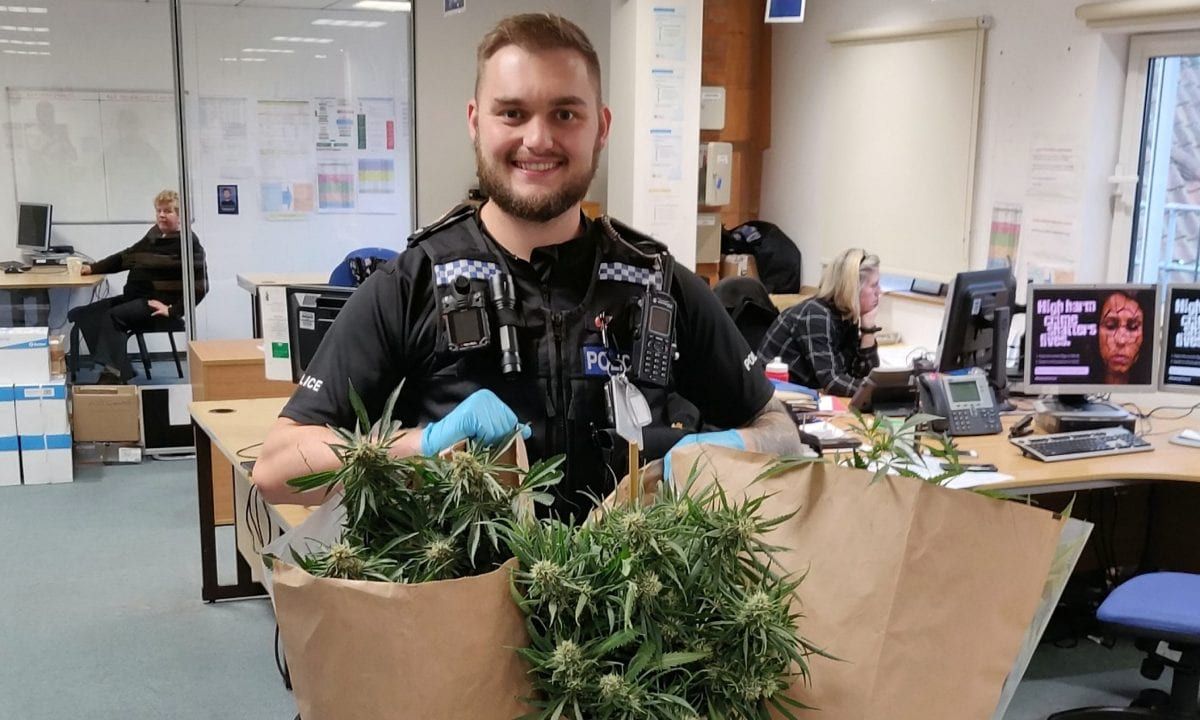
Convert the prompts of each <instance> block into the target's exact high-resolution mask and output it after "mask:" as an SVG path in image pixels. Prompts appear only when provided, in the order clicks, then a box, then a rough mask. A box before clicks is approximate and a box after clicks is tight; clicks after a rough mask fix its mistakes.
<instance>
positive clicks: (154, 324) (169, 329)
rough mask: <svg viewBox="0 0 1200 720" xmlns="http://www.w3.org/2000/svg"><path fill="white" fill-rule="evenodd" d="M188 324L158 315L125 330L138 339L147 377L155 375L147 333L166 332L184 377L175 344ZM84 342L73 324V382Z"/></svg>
mask: <svg viewBox="0 0 1200 720" xmlns="http://www.w3.org/2000/svg"><path fill="white" fill-rule="evenodd" d="M185 330H187V326H186V325H185V324H184V321H183V318H181V317H179V318H173V317H156V318H150V320H149V321H147V322H146V323H145V324H143V325H139V326H137V327H136V328H130V329H129V330H126V331H125V337H126V338H128V337H130V336H133V337H134V338H135V339H136V340H137V344H138V355H139V356H140V357H141V359H142V369H143V370H145V372H146V379H147V380H151V379H153V377H152V376H151V374H150V352H149V351H148V350H147V349H146V337H145V336H146V333H166V334H167V340H168V341H169V342H170V343H171V358H172V359H173V360H174V361H175V372H176V373H177V374H178V375H179V377H180V378H182V377H183V364H182V363H181V362H180V360H179V348H178V347H176V346H175V333H177V332H184V331H185ZM80 344H82V337H81V334H80V332H79V326H78V325H72V326H71V382H75V376H76V374H77V373H78V371H79V346H80Z"/></svg>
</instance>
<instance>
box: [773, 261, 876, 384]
mask: <svg viewBox="0 0 1200 720" xmlns="http://www.w3.org/2000/svg"><path fill="white" fill-rule="evenodd" d="M878 307H879V258H878V257H877V256H875V255H871V254H870V253H868V252H867V251H866V250H863V249H861V248H851V249H849V250H846V251H844V252H843V253H842V254H840V255H838V256H837V258H835V259H834V261H833V262H831V263H829V265H827V266H826V267H825V270H824V272H822V273H821V285H820V287H819V288H818V289H817V294H816V296H814V297H812V298H809V299H808V300H805V301H804V302H802V303H800V304H798V305H794V306H792V307H790V308H788V309H787V310H784V311H783V312H782V313H781V314H780V315H779V317H778V318H776V319H775V322H774V323H773V324H772V325H771V327H770V329H769V330H767V335H766V337H764V338H763V342H762V345H761V346H760V347H759V348H758V356H759V357H760V358H762V359H763V362H770V361H771V360H773V359H774V358H777V357H778V358H780V359H782V360H783V362H785V363H787V365H788V375H789V379H790V380H791V381H792V382H794V383H797V384H799V385H804V386H806V387H810V388H815V389H817V390H821V391H823V392H826V393H829V394H830V395H842V396H845V397H850V396H852V395H854V392H855V391H856V390H858V388H859V387H860V386H861V385H862V384H863V381H864V379H865V378H866V377H867V375H868V374H870V372H871V369H872V368H875V367H879V351H878V349H877V347H876V344H875V333H877V332H879V331H880V328H879V327H878V326H876V324H875V311H876V309H877V308H878Z"/></svg>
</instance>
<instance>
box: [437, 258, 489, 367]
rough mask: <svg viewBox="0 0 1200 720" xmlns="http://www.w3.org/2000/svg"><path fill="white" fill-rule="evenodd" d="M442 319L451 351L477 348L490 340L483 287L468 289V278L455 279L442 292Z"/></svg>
mask: <svg viewBox="0 0 1200 720" xmlns="http://www.w3.org/2000/svg"><path fill="white" fill-rule="evenodd" d="M442 322H443V323H444V324H445V330H446V337H447V339H448V340H449V346H450V349H451V350H452V351H454V352H466V351H468V350H477V349H479V348H482V347H487V345H488V343H489V342H491V331H490V329H489V325H488V317H487V297H486V296H485V295H484V292H483V290H473V289H472V288H471V281H470V279H469V278H466V277H463V276H461V275H460V276H458V277H456V278H454V281H453V282H451V283H450V285H449V287H447V288H446V292H445V293H443V294H442Z"/></svg>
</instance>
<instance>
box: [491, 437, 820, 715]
mask: <svg viewBox="0 0 1200 720" xmlns="http://www.w3.org/2000/svg"><path fill="white" fill-rule="evenodd" d="M792 464H793V463H792V462H786V461H785V462H781V463H779V464H777V465H775V466H773V467H771V468H770V469H768V470H767V471H765V472H764V473H763V475H762V476H760V478H761V477H769V476H772V475H774V474H776V473H778V472H782V471H784V470H786V469H789V468H790V467H791V466H792ZM696 475H697V473H696V471H695V470H694V469H693V472H692V473H691V476H690V477H689V478H688V481H687V482H686V483H685V485H684V487H683V488H681V489H680V490H679V491H673V490H672V489H670V488H664V489H663V490H662V492H661V493H660V494H659V495H658V497H657V498H655V500H654V501H653V502H651V503H650V504H648V505H646V506H644V507H622V506H618V507H614V508H611V509H608V510H607V511H605V512H603V513H602V514H597V515H595V516H593V517H592V518H591V519H589V520H588V521H587V522H586V523H584V524H583V525H582V526H580V527H575V526H573V525H569V524H565V523H562V522H559V521H556V520H547V521H543V522H542V523H539V524H529V525H512V526H509V527H508V528H507V530H506V536H507V538H508V542H509V545H510V547H511V548H512V551H513V554H514V555H515V556H516V557H517V559H518V560H519V561H520V568H519V570H518V571H516V572H515V573H514V575H513V583H512V587H513V597H514V600H515V601H516V603H517V604H518V605H519V606H520V608H521V610H522V611H523V612H524V614H525V615H526V625H527V627H528V630H529V636H530V641H531V642H530V646H529V647H528V648H523V649H521V650H519V651H518V652H520V653H521V655H522V656H523V657H525V659H526V660H528V661H529V663H530V666H531V670H530V677H531V680H532V683H533V687H534V690H535V691H536V693H537V696H536V697H535V698H533V699H531V701H530V702H531V703H532V704H533V705H534V706H535V707H536V708H538V712H537V713H535V714H534V715H532V716H531V717H536V718H539V719H541V720H558V718H560V717H568V718H578V719H580V720H582V719H583V718H587V719H588V720H593V719H595V720H603V719H607V718H697V717H700V716H707V717H709V718H767V717H769V713H770V711H771V709H773V710H775V711H777V712H778V713H780V714H782V715H784V716H786V717H794V715H793V712H792V711H793V710H794V709H796V708H801V707H803V705H802V704H801V703H799V702H798V701H796V700H794V699H792V698H789V697H787V696H786V695H785V694H784V693H783V692H782V691H783V690H785V689H786V688H788V687H789V686H791V685H792V684H793V681H794V680H795V679H797V677H799V678H803V679H805V680H807V678H808V659H809V657H810V655H811V654H813V653H820V652H821V651H820V650H818V649H817V648H816V647H814V646H813V645H812V644H811V643H809V642H808V641H807V640H805V639H804V638H803V637H801V636H800V635H799V632H798V629H797V622H798V620H799V617H800V616H799V615H798V614H797V613H796V612H795V611H794V610H793V609H792V608H793V603H792V599H793V595H794V593H795V591H796V588H797V587H798V586H799V585H800V581H801V578H792V577H780V576H779V575H778V574H777V573H776V572H774V571H773V569H772V567H773V564H772V553H774V552H776V551H777V550H779V548H776V547H773V546H770V545H768V544H767V543H766V542H765V541H764V540H763V536H764V535H765V534H766V533H768V532H770V531H771V530H772V529H773V528H775V527H776V526H778V525H779V524H781V523H783V522H785V521H786V520H788V518H789V517H790V515H789V516H782V517H775V518H765V517H763V514H762V507H763V503H764V502H765V501H766V499H767V498H766V497H758V498H754V499H749V500H746V501H744V502H739V503H735V502H732V501H730V499H729V498H728V497H726V495H725V493H724V491H723V490H722V489H721V487H720V486H719V485H717V484H712V485H709V486H707V487H706V488H704V489H702V490H700V489H697V488H696V487H695V485H696Z"/></svg>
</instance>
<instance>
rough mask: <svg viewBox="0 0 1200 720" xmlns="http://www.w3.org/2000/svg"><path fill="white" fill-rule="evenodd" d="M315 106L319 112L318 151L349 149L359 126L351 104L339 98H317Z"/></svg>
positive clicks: (314, 101) (314, 102)
mask: <svg viewBox="0 0 1200 720" xmlns="http://www.w3.org/2000/svg"><path fill="white" fill-rule="evenodd" d="M313 104H314V105H315V106H316V111H317V149H318V150H347V149H349V148H350V147H351V143H352V142H353V141H354V135H355V128H356V125H357V122H356V121H357V118H356V114H355V113H354V111H353V110H351V108H350V104H349V103H348V102H347V101H345V100H342V99H338V98H316V99H315V100H313Z"/></svg>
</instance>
